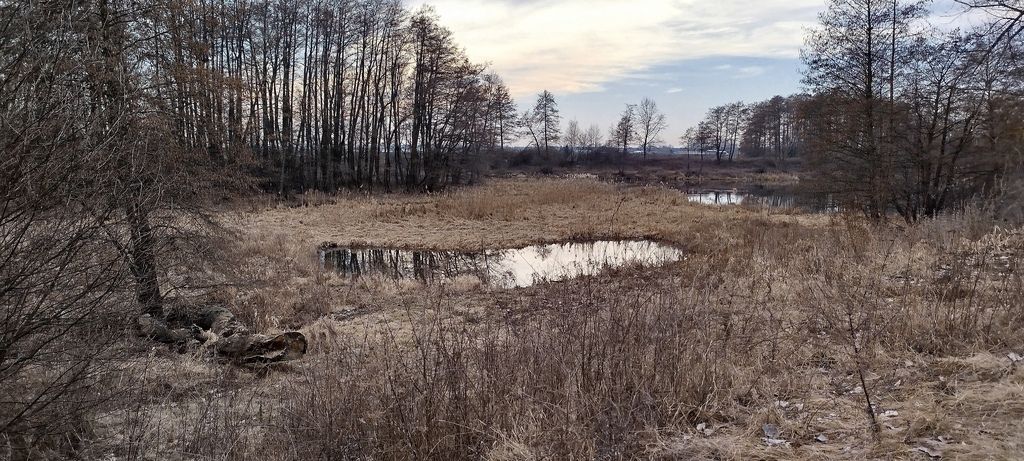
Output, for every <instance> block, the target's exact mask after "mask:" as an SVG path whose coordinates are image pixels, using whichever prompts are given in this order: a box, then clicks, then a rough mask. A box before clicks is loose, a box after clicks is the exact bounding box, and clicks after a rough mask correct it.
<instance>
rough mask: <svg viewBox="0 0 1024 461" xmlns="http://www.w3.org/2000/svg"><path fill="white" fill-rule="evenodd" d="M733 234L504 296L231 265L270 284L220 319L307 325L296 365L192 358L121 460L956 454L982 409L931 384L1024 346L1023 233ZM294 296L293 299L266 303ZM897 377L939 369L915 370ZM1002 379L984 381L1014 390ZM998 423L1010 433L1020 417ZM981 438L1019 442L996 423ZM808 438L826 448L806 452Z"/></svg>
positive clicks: (284, 249) (954, 224) (486, 210)
mask: <svg viewBox="0 0 1024 461" xmlns="http://www.w3.org/2000/svg"><path fill="white" fill-rule="evenodd" d="M589 187H590V186H586V187H579V186H577V185H574V184H571V183H570V184H567V185H564V186H559V187H555V186H552V187H551V188H550V190H548V193H544V194H540V193H535V194H532V195H530V198H529V199H528V200H527V202H528V204H527V205H526V206H525V207H520V206H519V205H518V202H517V200H522V199H523V198H522V197H519V198H518V199H517V198H516V196H515V195H514V194H512V193H510V195H509V196H508V198H507V199H502V200H496V201H493V202H494V203H482V202H480V200H482V198H481V197H477V196H475V195H474V192H472V191H464V192H457V193H455V194H453V195H451V196H447V197H444V198H442V199H441V201H442V202H443V203H445V204H444V205H443V206H444V207H446V210H445V211H444V213H446V214H451V215H459V216H465V217H467V219H469V218H470V217H474V216H476V217H481V218H479V219H484V218H482V217H483V216H486V217H487V218H486V219H495V217H497V218H500V219H515V218H516V217H517V216H519V214H520V213H529V212H530V210H531V209H536V208H537V207H544V206H548V205H545V204H551V205H550V206H557V207H563V206H564V205H565V203H577V204H578V203H582V202H586V201H588V200H591V196H590V195H589V194H588V191H590V190H592V189H590V188H589ZM513 189H514V188H513ZM510 192H514V190H512V191H510ZM645 194H648V193H646V192H640V193H639V194H638V195H637V196H635V197H632V198H630V200H643V197H645V196H646V195H645ZM649 194H651V195H652V196H653V198H651V200H653V201H655V203H661V202H660V200H663V199H664V197H663V196H662V195H661V193H659V192H657V191H653V192H650V193H649ZM638 197H639V198H638ZM404 203H406V204H409V202H404ZM432 203H433V202H432ZM430 206H434V205H430ZM402 213H413V215H415V214H416V213H419V212H418V211H410V209H406V210H405V211H403V212H402ZM429 213H434V212H433V211H431V212H429ZM737 223H738V224H736V225H734V226H732V227H729V228H727V229H725V230H721V229H718V228H714V229H712V230H714V231H716V233H715V237H716V238H713V239H705V240H703V241H702V242H700V244H699V245H697V244H694V245H691V250H692V253H691V254H690V255H689V257H688V258H687V259H686V261H684V262H681V263H679V264H678V265H674V266H671V267H667V268H661V269H624V270H620V271H617V272H615V273H612V274H605V275H601V276H596V277H589V278H584V279H579V280H575V281H570V282H565V283H555V284H548V285H542V286H538V287H534V288H530V289H527V290H520V291H518V292H515V293H512V294H504V293H496V292H490V291H488V290H480V291H473V292H470V293H464V292H459V291H457V290H453V289H450V288H448V287H427V288H424V287H419V288H414V289H412V290H413V291H412V292H411V293H408V292H404V291H402V290H395V289H392V288H388V289H378V288H374V287H373V286H372V285H368V284H367V282H344V283H343V282H341V281H339V280H335V279H332V278H331V277H330V276H328V275H326V274H320V273H318V271H319V270H318V268H316V267H315V265H313V266H310V264H311V263H310V262H309V261H306V259H305V257H303V256H301V255H302V254H304V253H303V252H304V251H305V249H304V248H300V247H295V248H290V247H289V246H288V245H290V243H288V242H285V241H281V240H274V239H272V238H269V239H265V240H260V239H257V240H254V241H253V242H251V243H245V244H244V246H245V248H248V250H247V251H248V254H249V256H248V258H250V259H252V260H253V261H258V260H260V259H261V258H262V259H265V260H267V261H270V262H269V264H270V265H271V266H270V267H273V268H274V270H270V269H267V268H263V269H262V272H261V269H260V264H259V263H258V262H250V263H249V264H250V265H252V267H251V268H248V269H245V271H248V272H252V273H254V274H258V275H254V276H253V280H264V282H262V284H261V285H260V288H259V289H258V290H256V293H257V294H256V295H253V294H252V292H247V290H246V289H244V288H239V289H238V290H237V291H238V292H237V293H231V294H228V297H229V298H230V299H231V300H232V301H231V302H234V303H236V305H237V306H239V307H240V308H243V307H245V306H248V307H250V308H253V309H254V311H258V312H265V311H269V312H273V313H274V314H272V315H271V317H275V318H276V319H279V318H280V317H281V316H282V315H290V316H292V317H294V318H298V319H306V320H303V321H301V322H300V323H302V322H305V323H303V324H304V325H307V332H310V333H315V334H311V335H310V336H311V337H314V338H315V341H314V344H313V345H312V348H311V353H310V355H309V356H307V358H305V359H304V360H303V361H301V362H299V363H296V364H293V365H290V366H286V367H282V368H274V369H269V370H264V371H259V372H248V371H245V372H242V371H231V372H227V371H224V369H223V368H221V367H212V366H209V365H208V363H209V362H208V360H209V358H205V357H202V356H196V357H194V358H193V359H190V361H186V363H191V364H195V365H194V366H195V367H196V370H207V371H196V372H195V373H194V375H193V376H191V377H184V378H176V377H168V376H170V375H167V374H162V375H161V376H162V377H161V378H158V379H155V380H154V382H155V383H151V384H147V385H146V386H144V387H145V388H155V389H165V388H166V387H167V386H170V388H172V389H175V392H172V393H168V392H162V393H161V392H160V391H157V390H152V389H151V390H150V391H147V392H145V393H143V394H144V395H140V397H139V399H138V401H140V402H144V404H140V405H139V406H138V407H137V409H136V410H135V415H136V416H134V417H132V418H127V419H126V420H128V421H142V422H145V421H149V423H148V424H149V426H146V425H144V424H142V423H141V422H140V423H133V424H136V425H141V426H139V427H141V428H136V429H133V430H132V431H128V432H127V433H130V434H137V435H134V436H132V437H128V438H129V439H133V440H135V441H134V442H131V443H127V442H125V443H124V444H123V447H124V448H117V449H116V450H115V451H116V452H117V453H128V454H132V453H135V454H133V455H131V456H127V455H126V457H128V458H129V459H132V458H134V459H141V458H145V457H147V456H149V457H152V456H153V455H152V454H153V452H154V451H153V450H154V447H162V448H161V449H163V450H166V451H165V452H166V453H171V454H173V456H174V457H177V458H179V459H250V458H251V457H253V456H262V457H268V458H273V459H494V460H505V459H651V458H664V459H678V458H697V459H700V458H704V459H749V458H752V457H765V456H766V454H767V455H768V456H769V457H771V456H778V457H782V458H796V459H801V458H818V459H832V458H848V459H864V458H904V457H910V456H911V453H912V450H913V448H914V444H915V443H917V440H918V439H921V438H928V437H936V436H939V435H943V434H946V435H947V436H948V434H950V433H957V432H956V431H961V432H963V430H962V429H957V425H958V424H959V425H960V426H965V424H964V423H965V422H966V420H965V419H964V420H959V421H958V420H957V419H956V418H968V417H971V418H976V419H978V420H981V419H979V418H987V416H983V415H982V414H983V413H984V411H985V409H990V408H992V407H991V403H990V402H987V401H983V402H979V403H973V404H971V408H975V409H976V410H972V411H974V413H966V414H963V415H957V414H954V413H952V410H950V409H949V408H948V407H943V406H941V405H940V404H939V403H938V402H940V398H939V397H938V396H939V395H946V393H952V395H953V397H951V398H956V399H959V400H960V401H963V402H968V401H970V395H967V396H965V395H964V394H962V392H965V391H963V389H964V387H962V385H961V387H959V388H958V387H956V386H958V384H956V383H953V382H952V381H950V380H947V381H937V379H938V376H945V375H949V374H951V373H954V372H955V373H959V375H958V376H963V375H964V374H965V373H966V372H964V371H962V370H960V369H959V368H958V369H956V370H959V371H951V372H947V371H945V368H942V367H946V368H951V367H953V366H952V365H941V364H944V363H956V364H959V363H961V362H960V361H958V360H959V359H957V358H958V357H971V356H973V355H976V354H988V356H993V357H997V356H999V355H1000V354H1003V353H1004V352H1005V351H1007V350H1014V348H1019V347H1021V346H1022V345H1024V342H1022V341H1021V337H1022V336H1021V334H1020V333H1021V331H1022V328H1024V312H1022V311H1021V309H1022V308H1021V306H1020V304H1019V303H1018V302H1016V301H1017V300H1019V299H1020V298H1021V295H1022V294H1024V293H1022V282H1021V275H1020V271H1019V270H1018V268H1019V263H1020V258H1021V255H1022V254H1024V238H1022V234H1021V233H1020V232H1019V231H1003V230H993V228H992V225H991V223H989V224H988V225H987V226H986V225H985V224H984V220H983V219H982V218H981V217H978V216H974V217H954V218H948V220H947V219H943V220H936V221H931V222H927V223H923V224H921V225H919V226H916V227H913V228H910V229H894V228H889V227H873V226H871V225H869V224H867V223H864V222H862V221H860V220H858V219H856V218H852V217H835V218H834V219H833V220H832V222H831V223H829V224H828V225H827V226H825V227H823V228H822V227H807V226H800V225H795V224H781V225H779V224H774V225H773V224H771V223H770V222H768V221H764V220H761V219H750V220H747V221H737ZM260 241H264V242H271V243H272V244H271V245H265V244H261V243H260ZM297 255H298V256H297ZM289 273H291V274H293V275H287V274H289ZM295 274H297V275H295ZM297 278H299V279H302V280H304V281H305V282H306V283H303V284H300V285H298V286H297V287H295V286H293V287H292V288H291V289H289V290H290V291H289V290H279V287H278V288H275V286H276V284H277V283H278V282H280V283H284V284H292V283H294V280H295V279H297ZM353 284H355V285H353ZM275 289H278V290H279V291H273V292H270V291H267V290H275ZM353 291H367V292H368V293H369V294H368V295H367V296H371V297H373V296H376V297H377V298H379V299H363V300H362V301H361V302H367V303H370V304H373V305H375V306H384V307H381V309H383V310H382V311H381V312H380V313H379V314H378V315H376V316H374V317H373V319H374V320H373V321H366V322H362V323H358V325H360V328H353V326H352V325H349V324H344V323H342V324H335V323H331V322H329V321H325V320H319V321H316V325H318V326H315V327H313V326H308V325H310V322H313V321H314V320H315V319H317V318H319V317H321V316H323V315H324V314H325V313H329V312H330V311H331V310H332V307H336V305H337V303H338V302H339V298H338V297H339V296H342V295H341V294H340V293H352V292H353ZM261 292H263V293H272V294H264V295H260V294H259V293H261ZM260 296H265V299H263V301H253V300H254V299H260ZM344 296H349V294H345V295H344ZM325 300H326V301H325ZM260 303H262V304H260ZM325 303H326V305H324V304H325ZM477 303H479V304H482V307H480V309H478V310H477V311H474V314H473V316H467V315H466V314H465V312H464V310H465V308H466V306H467V305H473V304H477ZM389 305H390V308H388V307H387V306H389ZM253 306H261V307H258V308H254V307H253ZM252 315H254V316H255V315H257V314H255V313H253V314H252ZM261 315H269V314H261ZM254 318H255V317H254ZM267 322H268V325H271V324H279V322H280V320H273V321H271V320H267ZM324 325H326V326H324ZM332 325H343V326H345V329H344V330H342V329H341V328H340V327H338V328H337V329H336V328H335V327H334V326H332ZM317 328H322V329H324V330H325V331H320V330H317V331H313V330H315V329H317ZM992 360H995V359H992ZM908 361H909V362H913V363H915V364H918V363H920V364H935V365H927V366H929V367H932V368H926V369H922V370H920V371H908V370H907V365H905V362H908ZM916 366H917V365H915V367H916ZM922 366H924V365H922ZM957 366H960V365H957ZM209 370H219V371H216V372H210V371H209ZM986 373H988V372H986ZM1002 373H1003V372H1002V371H1000V372H999V373H993V374H992V375H991V376H989V375H985V376H986V377H985V379H987V380H997V379H1002V378H1001V377H1003V376H1012V375H1005V374H1002ZM182 380H191V382H192V383H193V384H192V385H183V384H182ZM904 380H906V381H905V383H904V384H902V386H903V387H901V385H900V384H899V382H904ZM914 380H916V381H914ZM986 382H987V381H986ZM913 383H918V384H917V386H918V387H914V386H915V384H913ZM1011 384H1012V383H1011ZM980 386H981V384H978V385H977V387H974V388H970V389H971V392H980V391H978V390H977V389H986V388H984V387H980ZM908 387H909V388H908ZM933 388H935V389H936V390H934V391H933V390H932V389H933ZM958 389H959V390H958ZM999 389H1001V391H1000V393H999V394H998V395H1006V396H1013V395H1015V394H1013V393H1012V392H1011V387H1005V388H999ZM932 392H935V393H934V394H933V393H932ZM957 392H961V394H957ZM154 395H160V396H161V397H159V398H156V397H153V396H154ZM915 399H918V400H915ZM922 400H923V401H925V402H927V401H930V402H932V403H931V404H930V406H929V405H924V404H921V403H920V402H921V401H922ZM903 402H913V403H914V406H913V407H910V406H908V407H905V408H901V409H900V412H901V413H905V417H906V419H907V422H906V423H905V427H904V428H903V432H899V435H895V433H894V432H893V431H892V430H889V429H887V428H886V427H884V426H885V424H884V423H885V420H884V419H881V416H880V415H881V414H883V413H884V411H885V410H887V409H891V408H893V407H894V406H897V405H901V404H902V403H903ZM171 404H175V406H174V407H170V405H171ZM798 405H799V409H798V408H797V406H798ZM908 405H909V404H908ZM965 406H967V405H966V404H965ZM168 408H177V409H176V410H169V409H168ZM1006 411H1007V412H1008V413H1007V415H1006V417H1008V418H1011V419H1012V418H1015V417H1024V408H1018V406H1013V405H1010V406H1007V407H1006ZM153 415H160V416H161V418H153V417H152V416H153ZM133 418H134V419H133ZM153 421H161V423H160V424H155V423H153ZM985 421H988V420H985ZM701 424H703V426H700V427H703V428H705V429H702V430H700V431H698V430H697V427H698V425H701ZM765 424H771V425H775V426H777V427H778V428H779V430H780V433H781V437H782V438H784V439H785V440H787V441H789V442H791V443H792V444H803V445H804V446H805V448H803V449H802V450H804V451H781V452H780V451H769V452H766V451H765V450H781V448H770V449H769V448H766V447H765V445H764V443H762V441H761V437H762V428H763V426H764V425H765ZM988 424H989V425H988V426H986V427H992V428H993V429H992V430H994V431H995V430H1000V431H1004V432H998V436H999V437H1011V438H1012V437H1013V435H1012V434H1011V433H1009V432H1005V431H1009V429H1006V427H1012V424H1003V425H1000V424H992V422H991V421H989V422H988ZM879 426H881V427H880V428H879V429H877V430H878V432H877V433H875V429H873V427H874V428H877V427H879ZM707 428H711V431H712V433H711V435H708V433H707V432H705V431H708V430H709V429H707ZM995 428H1000V429H995ZM715 431H718V432H715ZM873 433H874V435H873ZM821 434H827V435H828V436H829V437H830V438H832V439H836V440H842V442H841V443H840V442H836V443H828V444H820V443H817V442H815V437H817V436H818V435H821ZM716 437H720V438H716ZM716 440H721V442H716ZM133 447H134V448H133ZM807 447H810V448H807ZM847 447H849V449H848V450H845V449H846V448H847ZM793 449H794V450H795V448H793ZM808 450H809V451H808ZM844 450H845V451H844ZM963 450H967V448H963ZM978 450H979V451H977V452H985V453H990V454H991V453H994V454H995V455H997V456H998V455H999V454H1000V453H1006V452H1005V451H999V449H998V448H993V447H991V446H986V447H981V448H978ZM985 450H988V451H985ZM963 453H968V454H969V453H974V452H970V451H965V452H963Z"/></svg>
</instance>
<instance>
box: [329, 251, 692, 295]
mask: <svg viewBox="0 0 1024 461" xmlns="http://www.w3.org/2000/svg"><path fill="white" fill-rule="evenodd" d="M678 257H679V250H677V249H674V248H670V247H663V246H661V245H658V244H656V243H654V242H637V241H627V242H591V243H567V244H560V245H559V244H556V245H540V246H533V247H527V248H523V249H517V250H491V251H485V252H480V253H462V252H454V251H408V250H397V249H384V248H369V249H348V248H331V247H328V248H324V249H322V250H321V252H320V262H321V268H322V269H323V270H330V271H334V272H336V273H338V274H341V275H343V276H346V277H351V278H358V277H361V276H381V277H385V278H390V279H393V280H400V279H409V280H414V279H415V280H420V281H423V282H424V283H434V282H436V281H439V280H444V279H448V280H451V279H455V278H456V277H459V276H473V277H476V278H478V279H480V281H481V282H483V283H484V284H488V285H492V286H503V287H515V286H528V285H530V284H532V283H537V282H538V281H544V280H562V279H566V278H572V277H578V276H581V275H587V274H593V273H597V272H599V271H600V270H603V269H605V268H607V267H613V266H621V265H627V264H633V263H639V264H641V265H648V264H660V263H664V262H667V261H668V260H671V259H678Z"/></svg>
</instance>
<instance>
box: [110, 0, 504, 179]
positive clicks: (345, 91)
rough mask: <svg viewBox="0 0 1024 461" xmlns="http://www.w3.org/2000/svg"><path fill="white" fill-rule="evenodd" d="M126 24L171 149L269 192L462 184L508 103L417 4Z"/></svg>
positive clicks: (203, 13) (271, 8)
mask: <svg viewBox="0 0 1024 461" xmlns="http://www.w3.org/2000/svg"><path fill="white" fill-rule="evenodd" d="M125 20H126V21H128V24H127V26H128V28H129V30H133V31H136V30H137V31H138V36H137V37H135V39H136V40H139V39H144V42H143V43H142V44H140V45H139V46H138V57H139V58H140V59H141V60H142V61H143V62H144V63H145V64H144V65H145V68H144V69H143V73H144V74H145V75H144V77H145V78H146V80H147V82H148V84H149V85H150V86H151V88H152V91H154V92H156V93H157V96H158V97H156V98H154V102H155V104H157V106H156V107H154V109H155V110H156V111H159V112H160V113H162V114H165V115H166V116H167V117H169V118H170V119H172V120H173V128H174V134H175V135H176V137H177V138H178V139H180V140H181V141H182V143H183V144H184V147H186V148H193V149H202V150H205V151H206V153H207V155H209V157H210V158H211V159H212V160H214V161H216V162H218V163H219V164H225V165H226V164H231V163H243V164H245V165H248V166H252V167H254V168H255V172H256V173H258V174H259V177H261V178H262V179H264V180H265V184H266V186H267V188H268V189H273V190H276V191H277V192H281V193H283V192H286V191H289V190H297V191H302V190H307V189H317V190H324V191H332V190H337V189H340V188H352V187H360V188H371V189H380V190H391V189H392V188H393V187H396V186H399V187H401V188H404V189H406V190H437V189H440V188H442V187H444V186H446V185H448V184H453V183H463V182H467V181H469V180H471V179H473V178H472V175H474V173H475V169H474V168H473V163H474V162H475V161H476V160H477V158H478V157H479V154H480V151H481V150H482V149H488V148H493V147H494V146H496V145H501V144H503V143H504V142H506V141H507V140H508V138H509V133H508V132H505V131H504V128H505V127H506V126H507V125H508V122H509V121H510V120H511V117H512V116H513V115H514V112H515V106H514V103H513V101H512V99H511V97H510V95H509V92H508V89H507V88H506V87H505V85H504V84H503V83H502V81H501V79H500V78H499V77H498V76H497V75H494V74H491V73H487V71H486V68H485V67H484V66H481V65H476V64H473V63H471V62H470V61H469V59H468V58H467V57H466V56H465V54H464V53H463V52H462V51H461V50H460V48H459V47H458V45H457V44H456V43H455V42H454V41H453V39H452V37H451V33H450V32H449V31H448V30H447V29H446V28H444V27H443V26H441V25H440V24H439V23H438V19H437V18H436V16H435V14H434V13H433V12H432V10H430V9H428V8H424V9H421V10H419V11H416V12H411V11H409V10H407V9H406V8H405V7H404V6H403V5H402V2H401V1H399V0H330V1H316V2H314V1H287V2H285V1H273V0H259V1H217V2H214V1H199V2H189V1H179V0H168V1H161V2H155V3H153V4H151V5H148V7H147V8H145V9H142V10H136V12H135V14H133V17H131V18H125Z"/></svg>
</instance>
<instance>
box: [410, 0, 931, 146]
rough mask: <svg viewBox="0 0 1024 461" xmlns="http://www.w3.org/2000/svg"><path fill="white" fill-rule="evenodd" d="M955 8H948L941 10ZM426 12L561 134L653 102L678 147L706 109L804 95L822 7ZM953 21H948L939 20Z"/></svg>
mask: <svg viewBox="0 0 1024 461" xmlns="http://www.w3.org/2000/svg"><path fill="white" fill-rule="evenodd" d="M944 1H948V0H940V2H944ZM409 4H410V5H411V6H412V7H414V8H417V7H419V6H420V5H422V4H429V5H431V6H433V7H434V8H435V10H436V11H437V14H438V16H439V17H440V19H441V23H442V24H443V25H444V26H446V27H448V28H449V29H451V30H452V32H453V34H454V36H455V39H456V41H457V42H458V43H459V45H460V46H462V47H463V48H464V49H465V50H466V53H467V54H468V55H469V57H470V58H471V59H473V60H474V61H476V62H479V63H487V64H489V66H490V68H491V69H492V70H494V71H495V72H497V73H498V74H499V75H500V76H501V77H502V78H503V79H504V80H505V83H506V84H507V85H508V86H509V88H510V89H511V91H512V93H513V97H515V98H516V101H517V102H518V103H519V105H520V107H521V108H522V109H525V108H527V107H529V106H531V105H532V103H533V101H534V100H535V98H536V94H537V93H538V92H540V91H542V90H545V89H546V90H549V91H551V92H552V93H554V95H555V97H556V100H557V101H558V103H559V107H560V109H561V114H562V118H563V125H564V124H565V123H566V122H568V120H571V119H576V120H578V121H579V122H580V124H581V125H582V126H583V127H584V128H585V127H586V126H588V125H590V124H592V123H593V124H597V125H599V126H600V127H601V128H602V129H603V130H607V128H608V127H609V126H610V125H611V124H612V122H614V121H615V120H616V119H617V117H618V114H619V112H621V111H622V109H623V108H625V105H626V104H627V103H637V102H639V101H640V99H641V98H644V97H649V98H651V99H654V100H655V101H656V102H657V103H658V105H659V107H660V108H661V109H662V110H663V111H664V112H665V113H666V115H667V117H668V122H669V129H668V131H667V132H666V133H665V134H664V135H663V136H662V138H663V140H664V141H665V142H666V143H669V144H678V138H679V135H680V134H681V133H682V132H683V131H684V130H685V129H686V127H688V126H691V125H693V124H695V123H697V122H698V121H699V120H700V119H701V118H702V116H703V114H704V113H705V112H706V111H707V109H708V108H710V107H712V106H715V105H719V104H724V103H728V102H732V101H739V100H742V101H747V102H751V101H756V100H761V99H767V98H770V97H771V96H774V95H776V94H781V95H788V94H792V93H796V92H799V91H801V90H802V84H801V82H800V80H801V64H800V59H799V54H800V47H801V45H802V44H803V41H804V35H805V32H806V30H807V28H809V27H812V26H813V25H814V24H815V23H816V22H817V17H818V14H819V13H820V12H821V11H822V10H824V8H825V0H631V1H621V0H410V1H409ZM948 17H949V16H940V17H939V20H940V21H941V20H943V18H948Z"/></svg>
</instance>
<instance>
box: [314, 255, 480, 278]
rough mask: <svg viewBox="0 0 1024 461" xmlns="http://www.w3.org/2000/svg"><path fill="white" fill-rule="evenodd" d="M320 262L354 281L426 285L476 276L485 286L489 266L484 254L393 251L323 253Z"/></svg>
mask: <svg viewBox="0 0 1024 461" xmlns="http://www.w3.org/2000/svg"><path fill="white" fill-rule="evenodd" d="M321 262H322V266H323V269H325V270H332V271H334V272H336V273H338V274H341V275H345V276H350V277H353V278H356V277H361V276H368V275H381V276H384V277H389V278H392V279H395V280H398V279H417V280H422V281H424V282H433V281H435V280H436V279H438V278H455V277H457V276H459V275H463V274H469V275H477V276H479V277H481V279H483V280H484V281H485V282H486V281H487V273H488V271H487V269H488V266H489V264H488V257H487V255H486V254H484V253H458V252H453V251H406V250H394V249H359V250H352V249H332V250H324V251H323V252H322V254H321Z"/></svg>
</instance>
